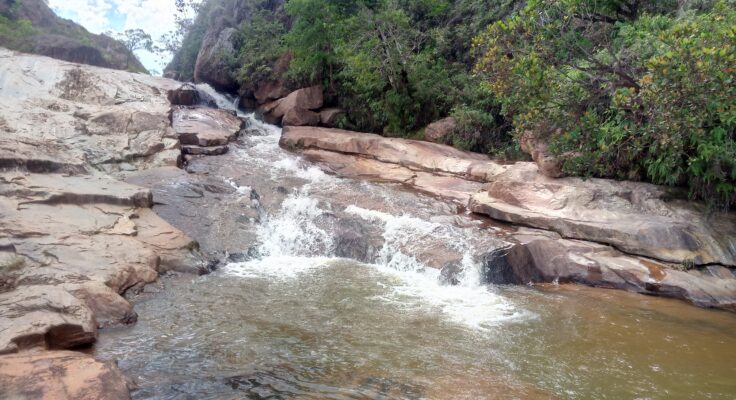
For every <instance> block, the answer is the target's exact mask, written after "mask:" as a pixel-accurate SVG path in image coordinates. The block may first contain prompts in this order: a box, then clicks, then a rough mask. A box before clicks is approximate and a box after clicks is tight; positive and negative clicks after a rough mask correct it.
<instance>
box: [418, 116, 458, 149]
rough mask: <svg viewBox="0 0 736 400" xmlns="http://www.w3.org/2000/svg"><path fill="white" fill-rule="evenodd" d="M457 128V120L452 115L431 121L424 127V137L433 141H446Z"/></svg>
mask: <svg viewBox="0 0 736 400" xmlns="http://www.w3.org/2000/svg"><path fill="white" fill-rule="evenodd" d="M456 129H457V121H456V120H455V118H453V117H447V118H443V119H441V120H439V121H436V122H432V123H431V124H429V125H427V127H426V128H424V139H425V140H428V141H430V142H435V143H447V142H448V140H449V139H450V135H452V134H453V133H454V132H455V130H456Z"/></svg>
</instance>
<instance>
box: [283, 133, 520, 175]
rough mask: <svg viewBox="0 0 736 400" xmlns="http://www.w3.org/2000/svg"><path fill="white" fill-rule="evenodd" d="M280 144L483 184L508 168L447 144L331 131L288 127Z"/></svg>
mask: <svg viewBox="0 0 736 400" xmlns="http://www.w3.org/2000/svg"><path fill="white" fill-rule="evenodd" d="M279 143H280V144H281V146H282V147H284V148H287V149H290V150H300V151H301V150H309V149H315V150H327V151H332V152H338V153H343V154H353V155H359V156H362V157H368V158H371V159H374V160H376V161H379V162H382V163H385V164H395V165H399V166H402V167H405V168H408V169H410V170H412V171H424V172H430V173H435V172H438V173H442V174H448V175H455V176H458V177H462V178H465V179H469V180H474V181H480V182H487V181H489V180H490V179H492V178H493V177H494V176H496V175H498V174H500V173H502V172H504V171H506V169H508V168H509V166H508V165H501V164H498V163H495V162H493V161H491V160H489V159H488V157H486V156H484V155H482V154H476V153H469V152H465V151H461V150H458V149H455V148H452V147H449V146H445V145H440V144H436V143H429V142H424V141H418V140H407V139H399V138H386V137H382V136H379V135H375V134H370V133H359V132H351V131H345V130H340V129H331V128H316V127H285V128H284V130H283V133H282V135H281V141H280V142H279Z"/></svg>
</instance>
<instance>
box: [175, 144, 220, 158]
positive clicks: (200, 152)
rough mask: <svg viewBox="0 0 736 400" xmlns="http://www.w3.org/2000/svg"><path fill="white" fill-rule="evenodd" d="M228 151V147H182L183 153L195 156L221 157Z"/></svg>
mask: <svg viewBox="0 0 736 400" xmlns="http://www.w3.org/2000/svg"><path fill="white" fill-rule="evenodd" d="M228 150H229V147H228V146H181V151H182V153H184V154H188V155H193V156H219V155H223V154H225V153H227V152H228Z"/></svg>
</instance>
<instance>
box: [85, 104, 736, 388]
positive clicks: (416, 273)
mask: <svg viewBox="0 0 736 400" xmlns="http://www.w3.org/2000/svg"><path fill="white" fill-rule="evenodd" d="M213 96H217V94H216V93H213ZM217 100H218V101H219V102H220V103H221V105H222V106H227V101H226V100H224V99H222V98H217ZM253 124H255V125H257V127H258V128H259V129H261V130H262V132H263V134H262V135H256V136H253V137H246V138H243V139H242V141H241V143H239V144H238V146H237V147H236V148H235V149H233V151H232V152H231V153H232V154H231V155H230V156H229V157H230V158H227V159H226V160H227V161H226V162H225V163H224V164H225V165H223V167H222V169H219V170H218V171H217V173H216V175H218V176H219V178H220V179H222V184H223V185H225V186H227V187H232V189H231V190H232V193H229V194H226V195H222V196H223V197H222V198H220V200H219V201H222V202H229V203H228V204H239V203H242V205H243V207H245V208H247V207H253V205H254V204H257V205H267V207H265V208H262V209H261V211H260V213H261V214H263V216H262V218H260V217H259V219H261V221H260V222H259V223H258V224H256V225H253V229H254V231H255V232H253V235H250V236H249V238H250V239H248V241H249V242H248V243H243V249H248V248H255V249H256V250H257V251H256V252H255V254H256V256H255V257H252V258H251V259H249V260H247V261H245V262H240V263H231V264H228V265H226V266H224V267H223V268H221V269H220V270H218V271H216V272H215V273H213V274H211V275H208V276H202V277H192V276H185V275H182V276H173V277H168V278H165V279H164V280H163V282H164V286H165V289H164V290H163V291H161V292H159V293H148V294H144V295H141V296H140V297H138V298H137V299H136V300H135V308H136V311H137V312H138V314H139V319H138V322H137V324H135V325H133V326H130V327H124V328H115V329H107V330H104V331H102V333H101V336H100V340H99V342H98V344H97V345H96V347H95V349H94V350H95V353H96V356H97V357H98V358H101V359H114V360H118V361H119V365H120V367H121V368H122V369H123V370H124V371H125V372H126V374H127V375H128V376H130V377H131V378H133V380H134V381H135V383H136V384H137V386H138V389H137V390H135V391H134V392H133V396H134V397H135V398H138V399H149V398H156V399H242V398H252V399H514V398H518V399H548V398H552V399H557V398H559V399H734V398H736V316H734V315H733V314H729V313H724V312H716V311H709V310H702V309H698V308H695V307H692V306H689V305H687V304H685V303H684V302H679V301H673V300H667V299H661V298H653V297H646V296H642V295H636V294H629V293H625V292H622V291H613V290H603V289H591V288H584V287H579V286H556V285H549V286H542V287H496V286H492V285H484V284H482V280H481V277H480V269H479V262H478V255H479V254H481V253H482V251H486V250H492V249H493V248H495V247H494V246H500V245H501V241H500V240H499V239H497V238H495V237H494V232H495V231H494V230H493V229H487V228H486V227H483V226H480V225H478V224H477V223H476V222H477V221H475V220H474V219H473V218H472V217H471V216H468V215H463V214H458V213H457V208H456V207H455V206H454V205H452V204H444V203H442V202H441V201H438V200H436V199H432V198H428V197H426V196H422V195H419V194H414V193H409V192H407V191H405V190H403V189H402V188H400V187H398V186H396V185H385V184H376V183H366V182H359V181H353V180H341V179H338V178H335V177H331V176H329V175H326V174H325V173H323V172H322V171H321V170H319V169H318V168H317V167H315V166H313V165H311V164H309V163H306V162H304V161H303V160H300V159H299V158H297V157H295V156H294V155H291V154H288V153H286V152H284V151H283V150H281V149H279V147H278V144H277V142H278V137H279V130H278V129H277V128H275V127H272V126H267V125H263V124H258V123H257V122H253ZM223 159H224V158H223ZM210 160H211V159H210ZM208 162H211V161H208ZM243 171H246V172H247V173H246V174H243ZM208 173H210V174H211V173H212V172H211V171H208ZM264 182H265V184H264ZM276 186H278V188H277V189H278V190H280V191H281V193H283V192H284V191H285V192H286V194H284V195H283V196H282V197H279V196H276V195H273V196H272V195H271V193H269V192H268V190H269V188H271V187H274V188H275V187H276ZM284 186H288V188H287V189H284ZM253 187H256V188H258V190H259V196H260V197H259V198H258V200H255V197H254V196H252V193H251V189H252V188H253ZM274 190H275V189H274ZM274 193H276V192H274ZM274 199H281V200H274ZM212 206H213V207H217V204H213V205H212ZM235 217H237V216H233V218H235ZM341 219H350V220H351V221H352V223H357V224H358V225H361V226H362V225H364V226H365V229H366V230H367V231H369V232H373V233H371V234H370V235H373V236H370V235H369V236H370V238H369V239H365V240H372V241H375V242H376V243H375V246H376V247H375V249H373V253H372V258H371V260H372V261H371V263H370V264H366V263H360V262H357V261H352V260H347V259H343V258H337V257H336V255H337V254H338V250H339V249H338V247H339V245H338V243H336V242H335V230H336V222H335V221H338V220H341ZM231 239H232V238H231ZM237 239H238V238H235V242H237ZM379 239H380V240H379ZM243 240H244V241H245V239H243ZM250 241H254V242H253V243H251V242H250ZM254 246H255V247H254ZM453 257H454V259H455V262H457V263H458V265H460V266H461V267H462V270H463V272H462V273H460V275H458V277H457V280H458V283H459V284H458V285H455V286H450V285H446V284H441V283H440V279H439V271H438V270H437V269H435V268H430V266H429V264H431V263H432V262H436V261H437V260H444V259H445V258H447V259H448V260H451V259H453Z"/></svg>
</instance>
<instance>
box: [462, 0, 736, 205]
mask: <svg viewBox="0 0 736 400" xmlns="http://www.w3.org/2000/svg"><path fill="white" fill-rule="evenodd" d="M705 3H706V2H701V3H698V4H696V5H693V4H691V5H690V7H689V8H687V9H686V8H683V7H682V6H680V5H678V3H677V2H674V1H652V2H619V1H613V0H612V1H602V2H601V1H596V0H575V1H553V0H546V1H545V0H537V1H529V2H528V4H527V6H526V7H525V8H524V9H523V10H522V11H520V12H519V13H518V14H516V15H514V16H512V17H511V18H509V19H507V20H505V21H500V22H496V23H494V24H492V25H491V26H490V27H489V28H488V29H487V30H486V31H485V32H484V33H483V34H481V35H479V36H478V37H477V38H476V39H475V41H474V50H475V51H476V54H478V55H479V61H478V64H477V65H476V71H477V72H478V73H479V74H481V75H482V76H483V78H484V81H485V83H484V84H485V85H486V87H487V88H488V89H489V90H490V91H491V92H493V93H494V94H495V96H496V97H497V98H498V99H500V101H501V104H502V113H503V114H504V115H505V116H507V117H508V118H511V119H513V123H514V132H515V134H516V135H517V136H518V135H520V134H522V133H524V132H526V131H533V132H535V133H536V134H537V135H538V136H548V138H547V139H548V140H549V142H550V145H551V148H552V150H553V151H555V152H557V153H558V154H560V155H562V156H563V160H564V170H565V171H566V172H568V173H570V174H575V175H589V176H601V177H613V178H624V179H637V180H648V181H652V182H655V183H661V184H667V185H686V186H688V187H689V188H690V193H691V196H693V197H699V198H702V199H706V200H708V201H709V202H711V204H713V205H717V206H721V207H733V206H734V205H735V204H736V186H735V182H736V152H735V149H734V135H735V133H734V131H735V128H734V127H735V126H736V109H735V108H736V85H734V75H735V74H734V73H735V72H736V40H735V39H736V30H735V28H734V26H736V11H734V10H735V9H734V3H733V2H732V1H728V0H719V1H716V2H715V3H713V4H711V5H708V4H705ZM632 4H634V5H636V7H634V6H632Z"/></svg>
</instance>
